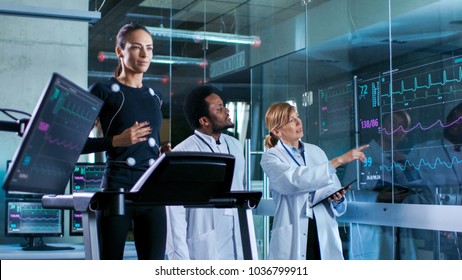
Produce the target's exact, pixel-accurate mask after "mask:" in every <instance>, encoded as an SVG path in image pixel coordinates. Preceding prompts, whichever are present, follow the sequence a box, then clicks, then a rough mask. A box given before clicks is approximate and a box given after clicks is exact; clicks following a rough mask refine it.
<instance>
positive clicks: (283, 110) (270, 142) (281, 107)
mask: <svg viewBox="0 0 462 280" xmlns="http://www.w3.org/2000/svg"><path fill="white" fill-rule="evenodd" d="M296 111H297V110H296V109H295V107H294V106H292V105H290V104H289V103H286V102H278V103H274V104H272V105H271V106H270V107H269V108H268V110H267V111H266V115H265V124H266V128H267V129H268V131H269V134H268V135H267V136H266V137H265V147H266V148H268V149H269V148H272V147H274V146H276V144H277V143H278V141H279V139H278V137H276V135H274V134H273V133H272V131H273V130H274V129H277V128H280V127H282V126H284V125H286V124H287V123H288V122H289V119H290V116H291V115H292V113H294V112H296Z"/></svg>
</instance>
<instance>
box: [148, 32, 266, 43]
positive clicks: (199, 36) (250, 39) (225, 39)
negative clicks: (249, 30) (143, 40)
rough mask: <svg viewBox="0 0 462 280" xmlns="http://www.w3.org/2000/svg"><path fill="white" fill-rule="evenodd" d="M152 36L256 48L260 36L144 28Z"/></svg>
mask: <svg viewBox="0 0 462 280" xmlns="http://www.w3.org/2000/svg"><path fill="white" fill-rule="evenodd" d="M146 28H147V29H148V31H149V32H150V33H151V34H152V36H154V37H157V38H166V39H170V38H176V39H190V40H194V42H202V41H207V42H209V43H219V44H244V45H251V46H252V47H255V48H258V47H259V46H260V45H261V40H260V36H245V35H238V34H230V33H219V32H208V31H191V30H183V29H170V28H164V27H146Z"/></svg>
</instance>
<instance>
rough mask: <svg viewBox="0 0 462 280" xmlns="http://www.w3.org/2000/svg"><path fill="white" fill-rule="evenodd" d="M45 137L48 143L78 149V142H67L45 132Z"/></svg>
mask: <svg viewBox="0 0 462 280" xmlns="http://www.w3.org/2000/svg"><path fill="white" fill-rule="evenodd" d="M45 139H46V140H47V141H48V142H49V143H50V144H54V145H58V146H63V147H64V148H68V149H71V150H77V149H79V147H80V145H78V144H73V143H71V142H67V141H66V140H61V139H59V138H55V139H53V137H52V136H50V135H49V134H48V133H47V134H45Z"/></svg>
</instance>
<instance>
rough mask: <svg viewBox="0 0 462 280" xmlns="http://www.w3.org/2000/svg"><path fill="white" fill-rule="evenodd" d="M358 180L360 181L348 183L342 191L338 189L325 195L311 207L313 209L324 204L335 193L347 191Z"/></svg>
mask: <svg viewBox="0 0 462 280" xmlns="http://www.w3.org/2000/svg"><path fill="white" fill-rule="evenodd" d="M357 180H358V179H354V180H353V181H351V182H350V183H348V184H346V185H345V186H343V187H341V188H340V189H337V190H336V191H333V192H328V193H325V194H323V196H322V197H320V198H319V200H316V202H314V203H313V204H312V205H311V208H313V207H315V206H316V205H318V204H319V203H322V202H324V201H325V200H326V199H328V198H329V197H331V196H332V195H333V194H334V193H336V192H339V191H341V190H346V189H347V188H348V187H349V186H350V185H351V184H353V183H355V182H356V181H357Z"/></svg>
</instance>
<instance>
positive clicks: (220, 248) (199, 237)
mask: <svg viewBox="0 0 462 280" xmlns="http://www.w3.org/2000/svg"><path fill="white" fill-rule="evenodd" d="M198 135H199V137H198ZM201 138H202V139H203V140H205V141H206V142H207V144H206V143H204V141H202V140H201ZM220 142H221V144H220V145H217V144H216V142H215V140H214V139H213V137H211V136H208V135H206V134H203V133H200V132H199V131H195V132H194V134H193V135H191V136H190V137H188V138H187V139H185V140H184V141H183V142H181V143H180V144H178V145H177V146H176V147H175V148H174V149H173V151H198V152H209V153H210V152H212V151H211V150H210V149H213V152H215V153H224V154H228V153H229V154H231V155H233V156H234V157H235V167H234V176H233V182H232V186H231V190H233V191H237V190H243V189H244V181H245V178H244V168H245V161H244V153H243V149H242V145H241V143H240V142H239V141H238V140H237V139H235V138H233V137H231V136H228V135H225V134H221V136H220ZM228 149H229V150H228ZM204 172H207V170H204ZM167 219H168V223H167V225H168V226H167V227H168V229H167V252H166V253H167V256H168V258H169V259H171V260H188V259H191V260H225V259H243V253H242V242H241V235H240V228H239V219H238V214H237V210H236V209H235V208H233V209H229V208H228V209H219V208H184V207H183V206H169V207H167ZM249 226H250V227H251V228H253V225H249Z"/></svg>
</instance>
